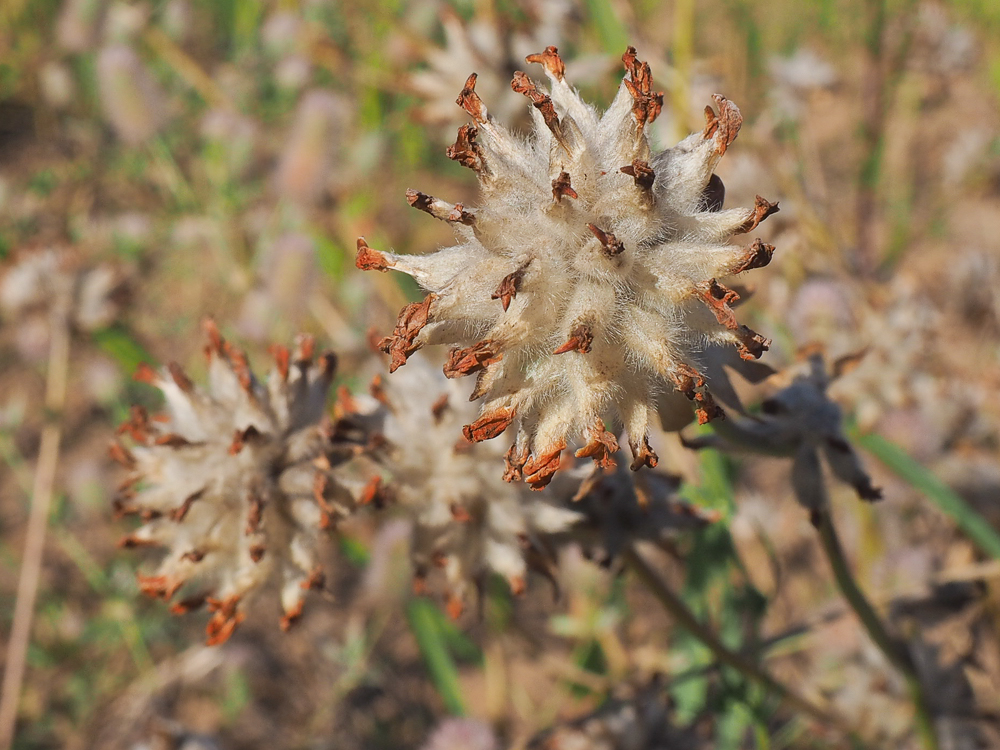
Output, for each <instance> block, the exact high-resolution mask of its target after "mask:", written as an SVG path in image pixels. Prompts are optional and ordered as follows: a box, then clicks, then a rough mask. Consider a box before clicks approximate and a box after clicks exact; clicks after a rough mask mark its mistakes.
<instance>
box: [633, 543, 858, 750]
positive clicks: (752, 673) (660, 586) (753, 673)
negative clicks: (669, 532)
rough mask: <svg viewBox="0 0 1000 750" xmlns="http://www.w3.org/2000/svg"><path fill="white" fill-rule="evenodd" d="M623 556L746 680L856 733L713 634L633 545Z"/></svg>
mask: <svg viewBox="0 0 1000 750" xmlns="http://www.w3.org/2000/svg"><path fill="white" fill-rule="evenodd" d="M622 555H623V557H624V559H625V562H626V563H627V564H628V566H629V567H630V568H632V570H633V571H634V572H635V573H636V575H638V576H639V578H640V579H642V582H643V583H645V584H646V586H647V587H648V588H649V590H650V591H651V592H652V593H653V595H654V596H655V597H656V598H657V600H659V602H660V604H662V605H663V608H664V609H666V610H667V612H668V613H669V614H670V616H671V617H673V618H674V620H675V621H676V623H677V624H678V625H680V626H681V627H682V628H684V629H685V630H686V631H688V632H689V633H690V634H691V635H693V636H694V637H695V638H697V639H698V640H699V641H700V642H701V643H702V644H704V645H705V646H706V647H707V648H708V649H709V651H711V652H712V655H713V656H714V657H715V658H716V659H718V661H719V662H721V663H722V664H725V665H726V666H728V667H732V668H733V669H735V670H736V671H737V672H739V673H740V674H742V675H743V676H744V677H746V678H747V679H749V680H752V681H753V682H756V683H757V684H759V685H760V686H761V687H763V688H764V689H765V690H767V691H768V692H770V693H772V694H773V695H775V696H777V697H778V698H779V699H780V700H781V701H782V702H783V703H785V704H786V705H787V706H788V707H789V708H792V709H794V710H796V711H799V712H801V713H803V714H806V715H807V716H809V717H811V718H812V719H814V720H816V721H818V722H821V723H823V724H826V725H828V726H834V727H836V728H837V729H839V730H841V731H843V732H844V733H845V734H853V733H852V732H851V731H850V730H849V729H847V728H845V726H844V723H843V721H841V720H840V719H839V718H838V717H835V716H834V715H833V714H831V713H830V712H829V711H828V710H826V709H824V708H821V707H819V706H817V705H816V704H814V703H812V702H810V701H808V700H807V699H805V698H803V697H802V696H800V695H798V694H797V693H795V692H793V691H792V690H790V689H789V688H787V687H785V686H784V685H782V684H781V683H780V682H778V681H777V680H776V679H775V678H774V677H772V676H771V675H770V674H768V673H767V672H766V671H764V669H762V668H761V667H759V666H757V665H756V664H754V663H753V662H751V661H749V660H748V659H747V658H746V657H744V656H742V655H741V654H738V653H736V652H735V651H731V650H730V649H729V648H728V647H727V646H726V645H725V644H724V643H722V641H720V640H719V638H718V637H717V636H716V635H715V634H714V633H712V632H711V631H710V630H708V629H707V628H706V627H705V626H704V625H702V623H701V622H699V621H698V618H697V617H696V616H695V615H694V613H693V612H692V611H691V610H690V609H689V608H688V606H687V605H686V604H685V603H684V601H683V600H682V599H681V598H680V596H679V595H678V594H676V593H674V591H673V590H672V589H671V588H670V587H669V586H668V585H667V584H666V583H665V582H664V581H663V580H662V579H661V578H660V576H659V575H658V574H657V572H656V571H655V570H653V568H652V567H651V566H650V564H649V562H648V561H647V560H646V558H645V557H644V556H643V555H642V554H641V553H640V552H639V551H638V550H637V549H636V548H635V546H634V545H632V546H628V547H626V548H625V550H624V551H623V553H622Z"/></svg>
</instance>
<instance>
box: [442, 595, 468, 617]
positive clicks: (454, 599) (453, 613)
mask: <svg viewBox="0 0 1000 750" xmlns="http://www.w3.org/2000/svg"><path fill="white" fill-rule="evenodd" d="M444 608H445V610H446V611H447V612H448V617H450V618H451V619H452V620H457V619H458V618H459V617H461V616H462V612H464V611H465V604H464V603H463V602H462V598H461V597H460V596H459V595H458V594H456V593H455V592H454V591H449V592H448V601H447V602H446V603H445V605H444Z"/></svg>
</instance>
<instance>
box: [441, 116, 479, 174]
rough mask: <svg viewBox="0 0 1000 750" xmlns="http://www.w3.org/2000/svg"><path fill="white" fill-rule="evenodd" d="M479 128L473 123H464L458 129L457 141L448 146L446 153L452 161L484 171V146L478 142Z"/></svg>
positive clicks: (475, 170) (477, 170)
mask: <svg viewBox="0 0 1000 750" xmlns="http://www.w3.org/2000/svg"><path fill="white" fill-rule="evenodd" d="M477 135H479V130H478V129H477V128H475V127H474V126H472V125H463V126H462V127H460V128H459V129H458V138H457V139H456V141H455V143H454V144H453V145H451V146H448V148H447V150H446V151H445V153H446V154H447V156H448V158H449V159H451V160H452V161H457V162H458V163H459V164H461V165H462V166H463V167H468V168H469V169H471V170H473V171H474V172H482V171H483V166H484V161H483V147H482V146H480V145H479V144H478V143H476V136H477Z"/></svg>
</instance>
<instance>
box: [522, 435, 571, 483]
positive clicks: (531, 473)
mask: <svg viewBox="0 0 1000 750" xmlns="http://www.w3.org/2000/svg"><path fill="white" fill-rule="evenodd" d="M565 449H566V441H565V440H560V441H559V442H558V443H556V445H555V446H554V447H553V448H552V449H550V450H549V451H548V452H547V453H543V454H542V455H541V456H538V457H535V456H531V457H530V458H529V459H528V461H527V462H525V464H524V467H523V469H522V471H523V473H524V481H525V482H526V483H527V484H529V485H530V486H531V489H533V490H540V489H542V488H544V487H545V486H547V485H548V483H549V482H551V481H552V477H553V475H554V474H555V473H556V472H557V471H559V467H560V466H561V465H562V452H563V451H564V450H565Z"/></svg>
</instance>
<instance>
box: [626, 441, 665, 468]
mask: <svg viewBox="0 0 1000 750" xmlns="http://www.w3.org/2000/svg"><path fill="white" fill-rule="evenodd" d="M629 448H631V449H632V463H631V464H630V465H629V468H630V469H631V470H632V471H639V469H641V468H642V467H643V466H648V467H649V468H650V469H654V468H656V465H657V464H658V463H659V462H660V457H659V456H657V455H656V453H655V452H654V451H653V449H652V448H650V447H649V437H648V436H646V435H643V436H642V441H641V442H640V441H637V440H636V441H632V442H630V443H629Z"/></svg>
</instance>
